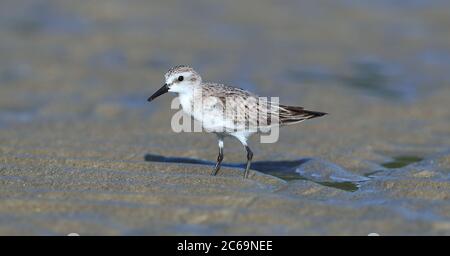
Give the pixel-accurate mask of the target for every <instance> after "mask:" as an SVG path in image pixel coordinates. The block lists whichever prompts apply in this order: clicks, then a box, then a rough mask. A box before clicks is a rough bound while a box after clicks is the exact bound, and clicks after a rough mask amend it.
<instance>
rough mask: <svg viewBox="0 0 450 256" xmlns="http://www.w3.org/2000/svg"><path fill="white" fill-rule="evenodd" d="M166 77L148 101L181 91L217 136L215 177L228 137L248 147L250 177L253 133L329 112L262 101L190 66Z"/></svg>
mask: <svg viewBox="0 0 450 256" xmlns="http://www.w3.org/2000/svg"><path fill="white" fill-rule="evenodd" d="M164 78H165V83H164V85H163V86H162V87H161V88H160V89H159V90H157V91H156V92H155V93H154V94H153V95H151V96H150V97H149V98H148V99H147V101H148V102H151V101H153V100H154V99H156V98H157V97H159V96H161V95H163V94H165V93H167V92H174V93H177V94H178V98H179V101H180V105H181V107H182V109H183V111H184V112H185V113H186V114H187V115H189V116H191V117H193V118H194V119H195V120H197V121H199V122H201V124H202V128H203V129H204V130H205V131H206V132H209V133H214V134H216V135H217V140H218V146H219V154H218V156H217V161H216V164H215V166H214V168H213V170H212V172H211V175H212V176H216V175H217V173H218V172H219V170H220V167H221V164H222V161H223V158H224V154H223V148H224V143H223V141H224V138H225V137H234V138H236V139H237V140H238V141H239V142H240V143H241V144H242V145H243V146H244V147H245V150H246V152H247V163H246V165H245V171H244V174H243V178H244V179H246V178H248V173H249V169H250V165H251V162H252V159H253V152H252V150H251V149H250V147H249V145H248V139H249V138H250V137H251V136H252V135H253V134H257V133H263V132H264V131H266V132H267V131H268V130H270V129H273V128H274V127H280V126H286V125H292V124H297V123H300V122H303V121H305V120H307V119H312V118H316V117H320V116H324V115H326V114H328V113H325V112H319V111H310V110H306V109H304V108H303V107H297V106H288V105H281V104H277V103H274V102H273V101H268V100H261V99H264V98H263V97H259V96H257V95H256V94H254V93H252V92H249V91H247V90H244V89H241V88H237V87H233V86H229V85H224V84H220V83H210V82H203V80H202V77H201V76H200V75H199V73H198V72H197V71H195V70H194V69H193V68H192V67H190V66H188V65H178V66H174V67H172V68H170V69H169V70H168V71H167V72H166V73H165V75H164Z"/></svg>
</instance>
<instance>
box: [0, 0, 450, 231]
mask: <svg viewBox="0 0 450 256" xmlns="http://www.w3.org/2000/svg"><path fill="white" fill-rule="evenodd" d="M449 10H450V4H449V3H448V1H440V0H432V1H417V0H414V1H376V2H374V1H349V0H339V1H301V2H300V1H283V2H280V3H278V2H277V3H275V2H270V1H258V2H257V3H256V2H254V1H246V2H245V3H240V4H239V6H237V5H236V4H232V3H229V2H221V3H211V2H209V1H189V2H188V1H151V2H148V1H139V0H132V1H107V0H101V1H94V2H89V4H86V3H82V2H75V1H74V2H72V1H50V0H39V1H31V0H30V1H27V0H22V1H12V0H5V1H1V3H0V91H1V92H0V200H1V202H0V234H52V235H61V234H67V233H72V232H77V233H80V234H205V235H211V234H281V235H290V234H297V235H298V234H306V235H308V234H314V235H320V234H338V235H346V234H353V235H366V234H368V233H373V232H376V233H379V234H382V235H397V234H408V235H411V234H424V235H440V234H446V235H448V234H450V215H449V212H450V204H449V203H448V202H449V199H450V176H449V175H450V129H449V128H450V105H449V102H450V74H449V72H448V70H450V38H449V37H448V35H450V26H449V25H450V16H449V15H448V12H449ZM199 14H201V15H199ZM178 64H189V65H191V66H193V67H194V68H196V69H197V70H198V71H199V72H200V73H201V74H202V75H203V78H204V80H206V81H220V82H224V83H228V84H232V85H235V86H239V87H242V88H245V89H249V90H252V91H254V92H255V93H258V94H260V95H262V96H267V95H270V96H279V97H280V100H281V102H282V103H284V104H291V105H301V106H304V107H306V108H309V109H313V110H317V111H324V112H329V113H330V115H327V116H325V117H323V118H318V119H314V120H310V121H308V122H304V123H302V124H300V125H297V126H292V127H287V128H284V129H282V130H281V134H280V140H279V141H278V142H277V143H275V144H259V143H258V139H257V138H254V139H253V140H252V141H251V146H252V150H253V151H254V153H255V156H254V163H253V164H252V168H251V169H252V170H254V172H253V171H252V172H251V175H250V176H251V177H250V179H249V180H243V179H242V168H243V165H244V159H245V152H244V150H243V148H242V146H241V145H239V144H238V143H237V142H236V141H233V140H231V139H230V140H226V141H225V160H224V161H225V162H224V168H223V169H222V170H221V172H220V173H219V175H218V176H216V177H211V176H209V173H210V171H211V170H210V169H211V168H212V165H213V164H214V161H215V159H216V157H217V156H216V154H217V146H216V145H217V144H216V141H215V137H214V136H212V135H205V134H197V133H195V134H192V133H189V134H185V133H184V134H176V133H173V132H172V130H171V127H170V119H171V117H172V114H173V113H175V110H170V100H171V99H172V98H173V95H165V96H162V97H161V98H159V99H158V100H157V101H155V102H152V104H148V103H147V102H146V99H147V98H148V96H149V95H151V94H152V93H153V92H154V91H155V90H156V89H158V88H159V87H160V86H161V84H162V83H163V74H164V72H165V71H166V70H167V69H168V68H169V67H171V66H173V65H178Z"/></svg>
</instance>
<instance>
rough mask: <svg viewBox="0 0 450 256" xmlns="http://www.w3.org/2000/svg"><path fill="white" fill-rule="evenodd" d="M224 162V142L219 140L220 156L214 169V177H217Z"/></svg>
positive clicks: (212, 173)
mask: <svg viewBox="0 0 450 256" xmlns="http://www.w3.org/2000/svg"><path fill="white" fill-rule="evenodd" d="M222 160H223V140H222V139H219V155H218V156H217V163H216V166H215V167H214V170H213V171H212V172H211V175H212V176H216V174H217V172H219V170H220V165H221V164H222Z"/></svg>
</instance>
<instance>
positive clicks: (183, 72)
mask: <svg viewBox="0 0 450 256" xmlns="http://www.w3.org/2000/svg"><path fill="white" fill-rule="evenodd" d="M164 77H165V84H164V85H163V86H162V87H161V88H160V89H159V90H158V91H156V92H155V93H154V94H153V95H152V96H150V98H148V101H152V100H154V99H155V98H157V97H158V96H160V95H162V94H164V93H166V92H177V93H187V92H192V90H193V89H194V88H195V87H197V86H200V85H201V83H202V78H201V76H200V75H199V74H198V73H197V72H196V71H195V70H194V69H193V68H191V67H189V66H185V65H180V66H175V67H173V68H171V69H169V71H167V73H166V74H165V75H164Z"/></svg>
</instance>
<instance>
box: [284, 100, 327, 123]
mask: <svg viewBox="0 0 450 256" xmlns="http://www.w3.org/2000/svg"><path fill="white" fill-rule="evenodd" d="M326 114H328V113H324V112H318V111H310V110H305V109H303V108H302V107H295V106H285V105H280V106H279V115H280V117H279V122H280V125H290V124H296V123H300V122H303V121H305V120H307V119H311V118H316V117H320V116H324V115H326Z"/></svg>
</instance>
